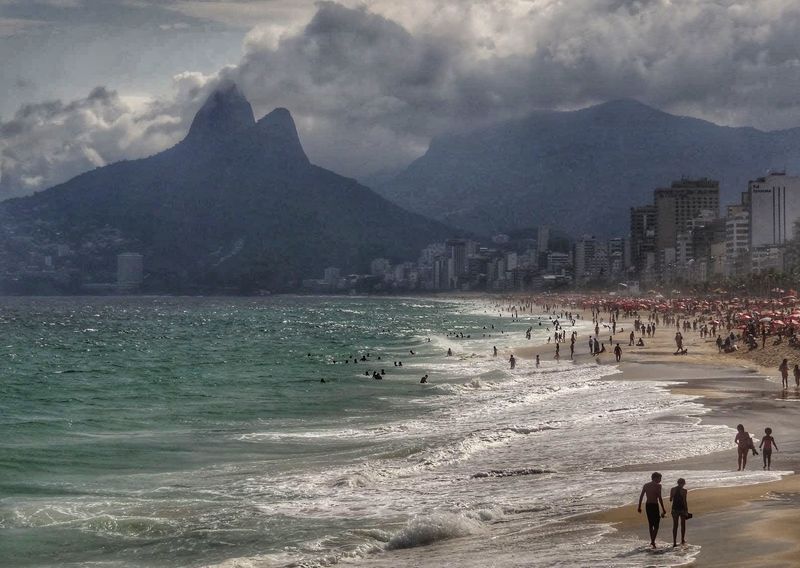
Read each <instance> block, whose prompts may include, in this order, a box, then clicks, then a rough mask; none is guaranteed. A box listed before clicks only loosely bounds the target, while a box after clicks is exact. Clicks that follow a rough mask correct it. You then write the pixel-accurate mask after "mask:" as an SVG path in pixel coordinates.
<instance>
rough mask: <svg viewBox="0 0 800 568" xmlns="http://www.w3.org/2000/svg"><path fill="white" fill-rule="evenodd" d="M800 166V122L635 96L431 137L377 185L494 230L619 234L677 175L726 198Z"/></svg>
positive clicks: (418, 206) (407, 201)
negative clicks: (668, 106)
mask: <svg viewBox="0 0 800 568" xmlns="http://www.w3.org/2000/svg"><path fill="white" fill-rule="evenodd" d="M786 168H789V169H790V170H793V171H798V170H800V129H798V128H793V129H790V130H782V131H775V132H762V131H759V130H756V129H754V128H729V127H723V126H718V125H715V124H712V123H710V122H706V121H703V120H699V119H695V118H687V117H680V116H673V115H671V114H667V113H665V112H661V111H659V110H656V109H654V108H651V107H648V106H646V105H644V104H642V103H639V102H636V101H632V100H619V101H612V102H608V103H604V104H600V105H597V106H593V107H589V108H586V109H582V110H577V111H570V112H558V111H541V112H535V113H533V114H531V115H529V116H527V117H526V118H523V119H520V120H511V121H507V122H504V123H502V124H498V125H495V126H491V127H488V128H481V129H477V130H472V131H468V132H463V133H458V134H451V135H447V136H442V137H439V138H436V139H434V140H433V141H432V143H431V145H430V148H429V149H428V151H427V153H426V154H425V155H424V156H422V157H421V158H419V159H417V160H416V161H414V162H413V163H412V164H411V165H409V166H408V167H407V168H406V169H405V170H403V171H402V172H400V173H399V174H397V175H396V176H394V177H393V178H392V179H390V180H388V181H384V182H383V183H380V184H376V185H375V186H374V187H375V189H376V191H378V192H379V193H380V194H381V195H383V196H385V197H387V198H388V199H391V200H392V201H394V202H395V203H398V204H399V205H401V206H403V207H407V208H408V209H410V210H412V211H418V212H425V214H426V215H429V216H431V217H433V218H435V219H437V220H439V221H442V222H446V223H449V224H451V225H453V226H456V227H462V228H464V227H468V228H470V229H471V230H474V231H478V232H483V233H491V232H493V231H504V232H507V231H510V230H514V229H517V228H523V227H530V226H534V225H539V224H548V225H553V226H558V227H561V228H563V229H566V230H567V231H568V232H570V233H572V234H582V233H590V234H597V235H607V236H610V235H622V234H625V233H627V232H628V224H629V207H630V206H634V205H643V204H646V203H652V191H653V189H655V188H656V187H665V186H666V187H668V186H669V184H670V182H671V181H673V180H676V179H680V178H681V177H710V178H714V179H718V180H720V185H721V200H722V202H723V203H731V202H738V199H739V193H740V192H742V191H745V190H746V189H747V181H748V180H749V179H753V178H756V177H759V176H762V175H764V173H765V172H766V171H767V170H768V169H773V170H775V169H777V170H784V169H786Z"/></svg>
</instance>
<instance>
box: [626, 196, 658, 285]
mask: <svg viewBox="0 0 800 568" xmlns="http://www.w3.org/2000/svg"><path fill="white" fill-rule="evenodd" d="M630 240H631V252H630V254H631V264H633V267H634V268H635V269H636V272H637V273H641V272H642V271H644V270H645V269H646V268H648V265H650V267H651V268H652V265H653V264H655V252H656V207H655V205H643V206H642V207H631V239H630ZM648 259H649V260H648Z"/></svg>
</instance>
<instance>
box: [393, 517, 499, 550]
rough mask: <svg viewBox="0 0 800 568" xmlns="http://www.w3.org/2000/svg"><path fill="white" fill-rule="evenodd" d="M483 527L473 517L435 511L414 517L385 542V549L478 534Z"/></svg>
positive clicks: (411, 546) (423, 544)
mask: <svg viewBox="0 0 800 568" xmlns="http://www.w3.org/2000/svg"><path fill="white" fill-rule="evenodd" d="M484 530H485V529H484V527H483V524H482V523H481V522H480V521H479V520H477V519H474V518H470V517H469V516H467V515H463V514H459V513H436V514H433V515H429V516H425V517H416V518H414V519H412V520H410V521H409V522H408V524H406V526H405V527H404V528H403V529H401V530H400V531H399V532H397V533H395V534H394V535H393V536H392V537H391V538H390V539H389V542H387V543H386V549H387V550H399V549H402V548H415V547H417V546H427V545H429V544H433V543H435V542H441V541H443V540H449V539H452V538H459V537H463V536H469V535H474V534H479V533H481V532H483V531H484Z"/></svg>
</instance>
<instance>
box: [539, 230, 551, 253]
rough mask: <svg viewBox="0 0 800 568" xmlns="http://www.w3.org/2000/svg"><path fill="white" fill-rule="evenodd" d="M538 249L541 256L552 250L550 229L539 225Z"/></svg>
mask: <svg viewBox="0 0 800 568" xmlns="http://www.w3.org/2000/svg"><path fill="white" fill-rule="evenodd" d="M536 249H537V250H538V252H539V254H542V253H545V252H547V251H548V250H550V227H548V226H547V225H539V228H538V229H537V230H536Z"/></svg>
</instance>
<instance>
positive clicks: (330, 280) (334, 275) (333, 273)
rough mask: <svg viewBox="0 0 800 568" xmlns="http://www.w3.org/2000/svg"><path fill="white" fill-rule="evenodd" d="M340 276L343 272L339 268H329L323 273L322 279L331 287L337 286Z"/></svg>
mask: <svg viewBox="0 0 800 568" xmlns="http://www.w3.org/2000/svg"><path fill="white" fill-rule="evenodd" d="M340 274H341V271H340V270H339V269H338V268H336V267H335V266H329V267H328V268H326V269H325V271H324V272H323V276H322V279H323V280H324V281H325V283H326V284H328V285H329V286H335V285H336V284H337V283H338V282H339V276H340Z"/></svg>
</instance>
